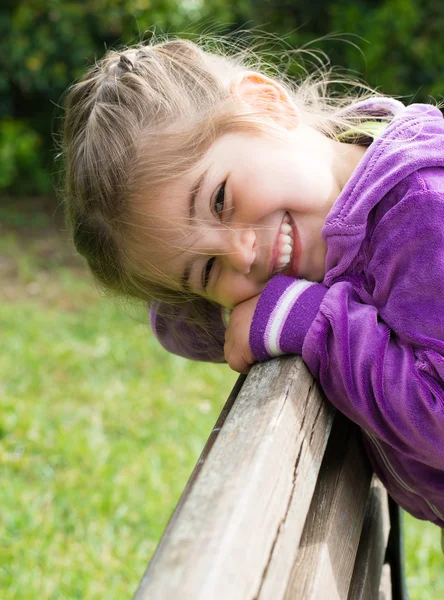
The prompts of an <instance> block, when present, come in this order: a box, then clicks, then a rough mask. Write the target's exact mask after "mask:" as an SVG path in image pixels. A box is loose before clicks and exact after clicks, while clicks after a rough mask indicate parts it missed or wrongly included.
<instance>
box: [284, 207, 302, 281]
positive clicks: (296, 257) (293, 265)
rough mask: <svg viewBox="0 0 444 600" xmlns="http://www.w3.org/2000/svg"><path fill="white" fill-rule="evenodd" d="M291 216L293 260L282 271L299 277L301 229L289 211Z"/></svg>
mask: <svg viewBox="0 0 444 600" xmlns="http://www.w3.org/2000/svg"><path fill="white" fill-rule="evenodd" d="M287 214H288V216H289V217H290V225H291V229H292V232H293V253H292V256H291V261H290V264H289V265H288V267H287V268H286V269H285V270H284V271H282V275H288V276H289V277H297V276H298V274H299V263H300V261H301V253H302V246H301V238H300V237H299V231H298V228H297V227H296V223H295V222H294V221H293V219H292V216H291V215H290V213H287Z"/></svg>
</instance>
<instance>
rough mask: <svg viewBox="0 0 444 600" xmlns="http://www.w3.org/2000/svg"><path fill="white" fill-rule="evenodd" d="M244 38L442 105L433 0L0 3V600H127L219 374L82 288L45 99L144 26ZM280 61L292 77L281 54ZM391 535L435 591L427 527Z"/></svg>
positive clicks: (443, 584) (133, 312) (223, 376)
mask: <svg viewBox="0 0 444 600" xmlns="http://www.w3.org/2000/svg"><path fill="white" fill-rule="evenodd" d="M254 28H259V29H260V30H261V31H265V32H271V33H274V34H276V38H275V39H274V41H272V40H269V43H268V45H267V59H268V60H271V55H270V53H272V52H273V46H275V48H277V49H278V50H282V49H291V48H294V47H300V46H306V45H308V46H307V47H308V48H319V49H321V50H322V51H323V52H325V53H326V55H327V56H328V57H330V59H331V61H332V63H333V64H335V65H339V66H341V67H343V68H347V69H349V72H350V73H351V75H357V76H359V77H361V78H363V79H364V80H366V81H368V82H369V84H370V85H372V86H373V87H377V88H378V89H380V91H382V92H384V93H386V94H396V95H397V96H401V97H402V98H403V99H404V101H405V102H407V103H408V102H412V101H428V100H430V99H434V100H440V99H441V96H442V95H443V92H444V77H443V69H442V66H441V64H442V56H443V50H444V41H443V36H442V32H443V31H444V8H443V5H442V2H441V0H386V1H381V0H358V1H356V2H352V3H351V2H350V1H349V0H335V1H331V2H325V1H321V0H311V2H307V1H306V0H303V1H302V0H291V1H290V0H288V1H284V2H271V1H266V0H255V1H253V0H250V1H249V0H240V1H238V2H235V1H233V0H229V1H227V0H211V1H209V2H203V1H200V0H187V1H183V2H178V1H173V0H164V1H162V0H161V1H155V0H154V1H150V0H120V1H119V0H90V1H86V0H85V1H83V2H68V1H57V0H49V1H43V0H27V1H24V0H16V1H14V2H12V1H10V0H3V2H2V7H1V8H0V32H1V36H0V63H1V70H0V165H1V167H0V227H1V230H0V275H1V279H0V281H1V286H0V326H1V348H2V350H1V353H0V470H1V473H0V475H1V482H2V483H1V485H0V597H1V598H2V599H4V600H12V599H14V600H17V599H20V600H22V599H23V600H25V599H32V600H35V599H36V598H38V599H41V600H46V599H59V598H66V599H82V600H85V599H96V598H107V599H109V600H111V599H119V600H120V599H122V598H129V597H130V596H131V594H132V593H133V592H134V590H135V588H136V586H137V584H138V582H139V580H140V578H141V576H142V574H143V572H144V569H145V567H146V565H147V562H148V560H149V558H150V556H151V554H152V552H153V551H154V548H155V546H156V543H157V542H158V540H159V537H160V535H161V532H162V530H163V528H164V526H165V524H166V522H167V520H168V517H169V515H170V514H171V511H172V510H173V508H174V506H175V503H176V501H177V499H178V497H179V495H180V492H181V491H182V489H183V487H184V485H185V483H186V480H187V478H188V476H189V474H190V472H191V470H192V468H193V466H194V463H195V462H196V460H197V457H198V455H199V453H200V450H201V449H202V447H203V445H204V442H205V440H206V438H207V436H208V435H209V433H210V431H211V427H212V425H213V424H214V422H215V420H216V418H217V416H218V414H219V412H220V410H221V408H222V406H223V403H224V401H225V399H226V397H227V395H228V392H229V390H230V389H231V387H232V385H233V383H234V381H235V379H236V375H235V374H234V373H232V372H230V371H229V369H228V368H227V367H226V366H223V365H200V364H196V363H189V362H187V361H184V360H182V359H180V358H178V357H175V356H171V355H168V354H167V353H166V352H164V351H163V350H162V349H161V348H160V347H159V345H158V344H157V343H156V341H155V340H154V338H153V337H152V335H151V334H150V332H149V329H148V327H147V317H146V312H145V310H144V309H143V307H138V306H135V305H133V304H124V303H117V302H115V301H110V300H108V299H104V298H102V297H101V296H100V294H99V293H98V291H97V290H96V288H95V287H94V285H93V284H92V281H91V279H90V277H89V275H88V273H87V272H86V269H85V266H84V264H83V262H82V261H81V260H80V259H79V257H78V256H77V255H76V253H75V251H74V249H73V248H72V245H71V243H70V240H69V236H68V234H67V232H66V231H65V228H64V225H63V208H62V206H61V205H60V198H59V199H56V195H55V193H54V186H55V185H56V184H55V182H57V179H58V172H59V170H60V165H59V163H58V161H57V160H55V155H56V153H57V151H56V150H55V149H54V138H57V128H58V124H59V119H60V115H61V111H60V109H59V108H58V107H59V106H60V98H61V95H62V93H63V91H64V90H65V88H66V87H67V86H68V85H69V83H70V82H72V81H73V80H74V79H75V78H77V77H78V76H79V75H80V74H81V73H83V71H84V69H85V68H86V67H87V66H88V65H89V64H91V63H92V62H93V61H94V59H95V58H99V57H100V56H102V55H103V53H104V51H105V49H106V48H107V47H112V46H115V45H119V44H124V43H132V42H136V41H140V40H142V39H146V40H148V39H150V36H151V35H152V33H153V31H156V32H158V33H164V32H167V33H176V32H178V33H180V34H181V35H182V36H185V37H193V36H195V35H196V34H200V33H205V34H210V35H211V33H212V32H215V33H217V34H232V35H233V34H234V35H237V36H238V37H241V38H242V37H243V36H244V34H242V33H241V32H240V31H239V29H244V30H247V31H248V30H251V29H254ZM236 32H238V33H236ZM326 36H327V37H326ZM278 40H281V43H280V44H277V41H278ZM312 40H317V41H315V42H314V43H313V44H311V42H312ZM264 49H265V46H264ZM285 68H286V70H287V71H288V73H290V74H291V73H296V72H298V66H297V65H296V64H294V63H293V62H292V61H291V60H290V58H288V60H287V61H286V67H285ZM406 526H407V571H408V584H409V590H410V594H411V598H412V599H413V600H414V599H421V600H428V599H430V600H432V599H433V600H438V599H440V598H443V597H444V577H442V576H441V574H440V567H441V565H442V554H440V552H439V532H438V530H437V529H436V528H435V527H433V526H432V525H430V524H424V523H420V522H419V521H416V520H415V519H413V518H411V517H407V518H406Z"/></svg>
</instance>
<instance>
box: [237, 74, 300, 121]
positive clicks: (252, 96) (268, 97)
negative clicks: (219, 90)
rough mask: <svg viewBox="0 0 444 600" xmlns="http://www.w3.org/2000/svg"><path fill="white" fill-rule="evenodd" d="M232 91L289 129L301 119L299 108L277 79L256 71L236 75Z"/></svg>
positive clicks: (255, 109) (254, 108)
mask: <svg viewBox="0 0 444 600" xmlns="http://www.w3.org/2000/svg"><path fill="white" fill-rule="evenodd" d="M230 93H231V95H232V96H234V97H237V98H239V99H240V100H242V101H243V102H246V103H247V104H248V105H249V106H250V107H251V108H252V110H253V111H255V112H256V111H260V112H265V113H266V115H267V116H268V117H270V118H272V119H273V120H274V121H277V122H279V123H281V124H282V125H284V126H285V127H286V128H287V129H295V128H296V127H297V126H298V124H299V122H300V120H301V115H300V112H299V109H298V108H297V106H296V105H295V103H294V101H293V100H292V99H291V97H290V95H289V94H288V92H287V91H286V90H285V89H284V88H283V87H282V86H281V85H280V84H279V83H278V82H277V81H274V80H273V79H270V78H269V77H267V76H266V75H262V74H261V73H257V72H256V71H244V72H242V73H238V74H237V75H235V76H234V78H233V79H232V81H231V84H230Z"/></svg>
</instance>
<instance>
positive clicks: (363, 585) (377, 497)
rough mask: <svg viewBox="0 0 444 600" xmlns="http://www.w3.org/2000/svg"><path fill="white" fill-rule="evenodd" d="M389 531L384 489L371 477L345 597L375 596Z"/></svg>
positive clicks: (363, 598) (370, 599) (364, 598)
mask: <svg viewBox="0 0 444 600" xmlns="http://www.w3.org/2000/svg"><path fill="white" fill-rule="evenodd" d="M389 532H390V517H389V509H388V497H387V492H386V491H385V488H384V487H383V485H382V483H381V482H380V481H379V479H378V478H377V477H376V476H373V479H372V485H371V488H370V494H369V498H368V502H367V508H366V513H365V518H364V524H363V527H362V533H361V540H360V542H359V548H358V553H357V556H356V561H355V567H354V570H353V577H352V581H351V584H350V591H349V600H374V599H375V598H378V591H379V586H380V582H381V572H382V567H383V564H384V557H385V550H386V548H387V541H388V535H389Z"/></svg>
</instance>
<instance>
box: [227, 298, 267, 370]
mask: <svg viewBox="0 0 444 600" xmlns="http://www.w3.org/2000/svg"><path fill="white" fill-rule="evenodd" d="M259 296H260V294H259V295H257V296H254V297H253V298H250V299H249V300H245V302H241V303H240V304H238V305H237V306H236V307H235V308H234V309H233V311H232V313H231V317H230V322H229V324H228V327H227V330H226V332H225V345H224V356H225V360H226V361H227V363H228V364H229V365H230V367H231V368H232V369H233V371H238V373H248V371H249V370H250V368H251V365H252V364H253V363H254V362H255V359H254V356H253V353H252V351H251V348H250V327H251V322H252V320H253V315H254V311H255V309H256V305H257V303H258V301H259Z"/></svg>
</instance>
